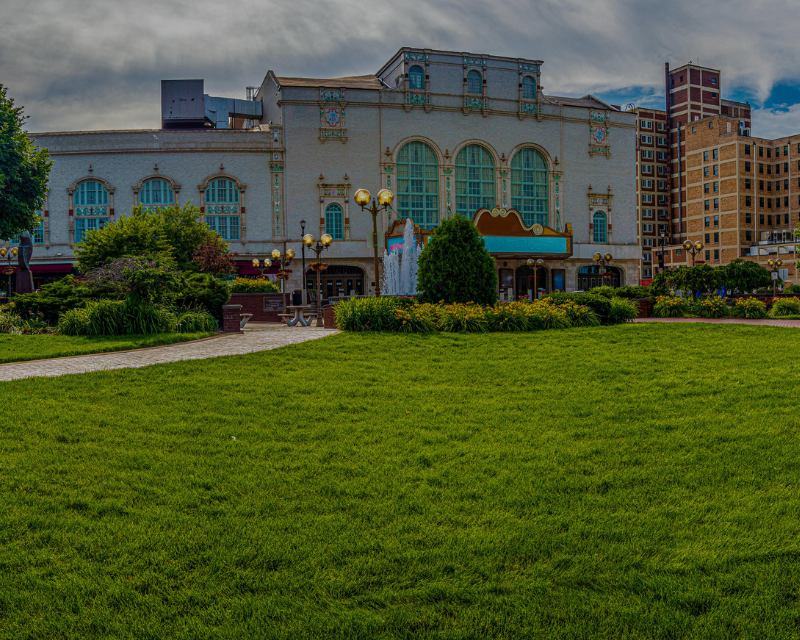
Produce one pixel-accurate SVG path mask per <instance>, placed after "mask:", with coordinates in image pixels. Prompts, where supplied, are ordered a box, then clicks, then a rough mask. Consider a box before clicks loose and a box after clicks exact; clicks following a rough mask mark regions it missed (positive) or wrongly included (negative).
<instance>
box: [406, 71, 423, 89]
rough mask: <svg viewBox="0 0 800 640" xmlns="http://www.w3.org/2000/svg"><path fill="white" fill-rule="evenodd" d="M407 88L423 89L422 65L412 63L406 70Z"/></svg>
mask: <svg viewBox="0 0 800 640" xmlns="http://www.w3.org/2000/svg"><path fill="white" fill-rule="evenodd" d="M408 88H409V89H419V90H423V89H425V72H424V71H423V70H422V67H420V66H418V65H414V66H413V67H411V68H410V69H409V70H408Z"/></svg>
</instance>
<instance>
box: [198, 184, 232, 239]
mask: <svg viewBox="0 0 800 640" xmlns="http://www.w3.org/2000/svg"><path fill="white" fill-rule="evenodd" d="M205 201H206V224H207V225H208V226H209V227H210V228H211V229H212V230H213V231H216V232H217V233H218V234H219V235H220V236H221V237H222V238H223V239H224V240H229V241H230V240H240V239H241V232H240V228H241V225H240V218H239V188H238V187H237V186H236V183H235V182H234V181H233V180H229V179H228V178H216V179H214V180H212V181H211V182H209V183H208V187H207V188H206V197H205Z"/></svg>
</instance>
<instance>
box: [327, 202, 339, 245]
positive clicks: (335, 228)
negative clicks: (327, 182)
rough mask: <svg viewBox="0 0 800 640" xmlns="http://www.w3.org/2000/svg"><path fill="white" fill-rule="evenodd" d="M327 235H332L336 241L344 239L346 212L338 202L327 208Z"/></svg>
mask: <svg viewBox="0 0 800 640" xmlns="http://www.w3.org/2000/svg"><path fill="white" fill-rule="evenodd" d="M325 233H328V234H330V235H331V236H332V237H333V239H334V240H341V239H342V238H344V210H343V209H342V205H340V204H337V203H336V202H332V203H331V204H329V205H328V206H327V207H325Z"/></svg>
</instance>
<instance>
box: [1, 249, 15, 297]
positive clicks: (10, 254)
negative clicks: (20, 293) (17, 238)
mask: <svg viewBox="0 0 800 640" xmlns="http://www.w3.org/2000/svg"><path fill="white" fill-rule="evenodd" d="M18 254H19V249H18V248H17V247H11V248H10V249H6V248H5V247H3V248H2V249H0V258H6V260H7V261H8V267H6V270H5V274H6V275H7V276H8V296H7V297H8V298H11V276H12V274H13V273H14V269H12V268H11V261H12V260H13V259H14V258H16V257H17V255H18ZM6 256H8V257H6Z"/></svg>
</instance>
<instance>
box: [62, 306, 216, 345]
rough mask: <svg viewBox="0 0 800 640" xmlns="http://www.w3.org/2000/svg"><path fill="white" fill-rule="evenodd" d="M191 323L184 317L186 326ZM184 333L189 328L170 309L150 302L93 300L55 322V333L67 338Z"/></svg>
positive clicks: (68, 312)
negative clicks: (56, 331) (181, 323)
mask: <svg viewBox="0 0 800 640" xmlns="http://www.w3.org/2000/svg"><path fill="white" fill-rule="evenodd" d="M187 313H192V312H187ZM190 321H191V319H190V318H187V325H188V324H189V322H190ZM214 327H215V328H216V323H214ZM198 330H203V331H204V330H206V329H198ZM186 331H190V329H181V328H180V319H179V318H178V316H177V315H176V314H175V312H174V311H172V310H171V309H169V308H167V307H163V306H160V305H156V304H154V303H152V302H139V303H135V302H133V301H132V300H131V299H130V298H129V299H127V300H100V301H92V302H89V303H88V304H87V306H86V307H84V308H78V309H71V310H70V311H67V312H66V313H64V314H62V316H61V318H59V321H58V333H60V334H62V335H66V336H122V335H134V334H135V335H150V334H154V333H174V332H186Z"/></svg>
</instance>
